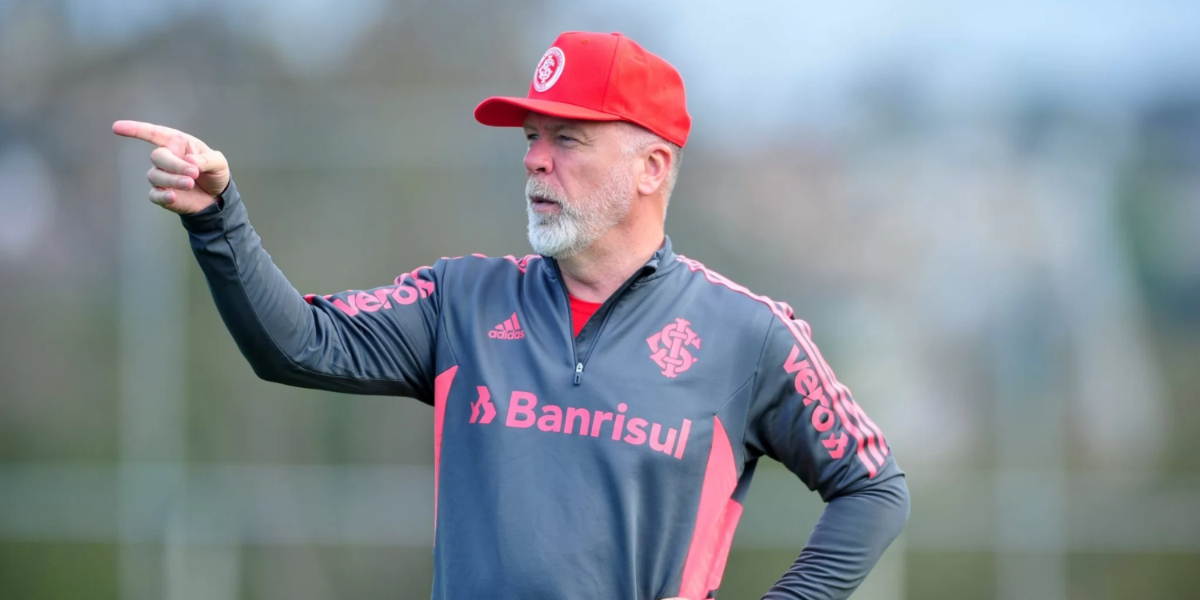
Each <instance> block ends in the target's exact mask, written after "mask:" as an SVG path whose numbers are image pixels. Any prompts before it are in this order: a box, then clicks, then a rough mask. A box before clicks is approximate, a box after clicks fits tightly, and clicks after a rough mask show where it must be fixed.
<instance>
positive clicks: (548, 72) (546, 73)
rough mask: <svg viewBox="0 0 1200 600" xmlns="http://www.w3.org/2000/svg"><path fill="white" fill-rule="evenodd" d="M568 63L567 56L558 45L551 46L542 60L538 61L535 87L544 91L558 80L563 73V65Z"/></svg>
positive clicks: (534, 75)
mask: <svg viewBox="0 0 1200 600" xmlns="http://www.w3.org/2000/svg"><path fill="white" fill-rule="evenodd" d="M566 64H567V57H566V55H564V54H563V51H562V50H560V49H559V48H558V47H557V46H551V47H550V49H549V50H547V51H546V53H545V54H543V55H542V60H540V61H538V66H537V70H535V71H534V72H533V89H535V90H537V91H539V92H544V91H546V90H548V89H550V88H551V86H553V85H554V82H556V81H558V77H559V75H562V72H563V67H564V66H566Z"/></svg>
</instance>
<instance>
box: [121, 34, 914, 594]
mask: <svg viewBox="0 0 1200 600" xmlns="http://www.w3.org/2000/svg"><path fill="white" fill-rule="evenodd" d="M475 118H476V119H477V120H478V121H479V122H481V123H483V124H485V125H493V126H519V127H523V128H524V130H525V136H526V138H527V140H528V150H527V152H526V154H525V171H526V175H527V180H526V189H525V196H526V209H527V212H528V216H529V241H530V243H531V244H532V246H533V248H534V250H535V251H537V252H538V253H539V254H538V255H534V256H526V257H524V258H520V259H517V258H513V257H505V258H498V259H496V258H486V257H479V256H464V257H461V258H450V259H442V260H439V261H437V262H436V263H435V264H434V265H433V266H432V267H420V268H418V269H416V270H414V271H412V272H409V273H404V274H402V275H400V276H399V277H397V278H396V279H395V281H394V282H393V283H392V284H391V285H387V286H384V287H380V288H376V289H373V290H366V291H348V292H342V293H340V294H334V295H330V296H301V295H300V294H299V293H298V292H296V290H295V289H293V288H292V286H291V285H290V284H289V283H288V281H287V279H285V278H284V276H283V274H282V273H280V271H279V270H278V269H277V268H276V267H275V265H274V264H273V263H272V262H271V259H270V257H269V256H268V255H267V253H266V252H265V251H264V250H263V248H262V246H261V245H260V242H259V238H258V236H257V235H256V234H255V233H254V230H253V229H252V228H251V227H250V223H249V221H248V219H247V213H246V208H245V207H244V205H243V204H242V201H241V197H240V196H239V194H238V192H237V188H236V187H235V186H234V185H233V183H232V181H231V179H230V172H229V167H228V164H227V163H226V161H225V158H224V156H222V155H221V153H220V152H217V151H214V150H212V149H210V148H209V147H208V146H206V145H205V144H204V143H203V142H201V141H200V140H198V139H196V138H194V137H192V136H189V135H186V134H183V133H180V132H177V131H175V130H172V129H168V128H165V127H160V126H156V125H150V124H146V123H136V122H130V121H119V122H117V123H115V124H114V125H113V131H114V132H116V133H118V134H121V135H125V136H129V137H134V138H138V139H142V140H145V141H148V142H150V143H153V144H156V145H158V146H159V148H157V149H156V150H154V151H153V152H152V153H151V155H150V158H151V162H152V163H153V164H154V167H153V168H152V169H151V170H150V172H149V174H148V179H149V181H150V183H151V185H152V186H154V187H153V189H151V191H150V200H151V201H152V202H154V203H156V204H159V205H161V206H163V207H165V208H167V209H168V210H171V211H173V212H176V213H178V214H180V215H181V217H182V220H183V225H184V227H185V228H186V229H187V231H188V233H189V236H190V238H191V244H192V248H193V250H194V253H195V255H196V258H197V260H198V261H199V262H200V266H201V268H202V269H203V270H204V273H205V276H206V277H207V278H208V283H209V287H210V289H211V290H212V295H213V298H214V299H215V301H216V303H217V307H218V308H219V310H220V313H221V317H222V318H223V319H224V320H225V323H226V325H227V326H228V328H229V331H230V333H232V334H233V337H234V339H235V340H236V342H237V344H238V347H239V348H240V349H241V351H242V353H243V354H244V355H245V356H246V358H247V360H248V361H249V362H250V364H251V366H252V367H253V368H254V371H255V372H256V373H257V374H258V375H259V376H260V377H262V378H264V379H267V380H270V381H276V382H280V383H286V384H289V385H297V386H304V387H312V388H321V389H327V390H334V391H339V392H352V393H359V394H390V395H398V396H410V397H414V398H417V399H419V400H421V401H423V402H425V403H427V404H430V405H432V406H433V437H434V498H435V501H434V505H435V508H434V527H435V532H436V533H435V540H434V582H433V597H434V598H435V599H453V600H457V599H467V598H483V597H487V598H501V599H509V598H511V599H525V600H528V599H535V598H547V599H549V598H554V599H559V598H597V599H599V598H603V599H606V600H610V599H618V598H619V599H645V600H656V599H661V598H666V597H679V598H687V599H689V600H698V599H701V598H711V597H715V594H716V590H717V588H718V587H719V586H720V582H721V575H722V572H723V571H724V567H725V559H726V556H727V554H728V552H729V546H730V543H731V541H732V538H733V532H734V529H735V527H736V525H737V521H738V517H739V516H740V514H741V511H742V500H743V498H744V497H745V494H746V491H747V489H748V488H749V484H750V480H751V478H752V476H753V474H754V469H755V465H756V464H757V462H758V459H759V457H762V456H768V457H771V458H774V459H776V460H779V461H781V462H783V463H784V464H785V465H787V467H788V468H790V469H791V470H792V471H793V472H794V473H795V474H796V475H797V476H799V477H800V478H801V479H802V480H803V481H804V483H806V484H807V485H808V486H809V487H810V488H812V489H815V490H817V491H819V492H820V494H821V496H822V498H824V499H825V500H826V501H827V502H828V505H827V507H826V509H825V512H824V514H823V515H822V517H821V519H820V521H819V522H818V524H817V526H816V528H815V529H814V530H813V533H812V535H811V537H810V538H809V541H808V545H807V546H805V548H804V550H803V552H802V553H801V554H800V556H799V558H798V559H797V560H796V562H795V564H794V565H793V567H792V568H791V569H790V570H789V571H788V572H787V573H785V574H784V575H783V578H782V579H780V580H779V582H778V583H777V584H776V585H775V586H774V587H772V588H771V590H770V591H768V592H767V595H766V597H767V598H771V599H784V598H845V597H847V596H849V595H850V593H851V592H853V591H854V589H855V588H856V587H857V586H858V584H859V583H860V582H861V581H862V580H863V578H864V577H865V576H866V575H867V573H868V571H869V570H870V569H871V567H872V566H873V565H874V564H875V562H876V561H877V560H878V559H879V556H880V554H882V552H883V551H884V549H885V548H886V547H887V545H888V544H889V543H891V541H892V540H893V539H894V538H895V536H896V535H897V534H898V533H899V532H900V529H901V528H902V527H903V525H904V522H905V520H906V518H907V515H908V492H907V488H906V487H905V483H904V477H903V473H902V472H901V471H900V470H899V468H898V467H897V466H896V463H895V461H894V460H893V459H892V456H891V452H890V450H889V448H888V446H887V443H886V442H885V441H884V438H883V434H882V432H881V431H880V430H879V428H878V427H877V426H876V425H875V423H873V422H872V421H871V420H870V419H869V418H868V417H867V415H866V414H865V413H864V412H863V411H862V409H861V408H860V407H859V406H858V404H856V403H855V401H854V400H853V399H852V398H851V396H850V393H849V390H848V389H846V387H845V386H843V385H842V384H840V383H839V382H838V381H837V379H836V378H835V377H834V375H833V371H832V370H830V368H829V366H828V365H827V364H826V363H825V361H824V360H823V359H822V358H821V354H820V352H819V351H818V350H817V347H816V346H815V345H814V344H813V342H812V340H811V339H810V331H809V328H808V325H807V324H806V323H804V322H803V321H799V320H795V319H794V318H793V315H792V310H791V308H790V307H788V306H787V305H786V304H783V303H779V302H774V301H772V300H770V299H768V298H765V297H763V296H758V295H755V294H753V293H751V292H750V291H748V290H747V289H746V288H744V287H742V286H739V285H737V284H735V283H733V282H732V281H730V280H728V279H726V278H725V277H722V276H721V275H718V274H716V273H714V272H712V271H711V270H709V269H707V268H706V267H704V265H702V264H700V263H699V262H697V261H695V260H692V259H689V258H685V257H683V256H680V255H677V254H675V253H674V252H673V251H672V248H671V243H670V240H668V239H667V238H666V237H665V235H664V233H663V231H664V230H663V222H664V219H665V218H666V209H667V200H668V198H669V197H670V195H671V189H672V187H673V186H674V183H675V177H676V173H677V171H678V167H679V160H680V152H681V149H682V148H683V146H684V144H685V143H686V142H687V136H688V131H689V128H690V124H691V119H690V117H689V116H688V113H687V109H686V105H685V101H684V92H683V82H682V79H681V78H680V76H679V74H678V73H677V72H676V71H675V69H674V68H673V67H672V66H671V65H669V64H668V63H667V62H666V61H664V60H663V59H661V58H659V57H658V56H655V55H654V54H651V53H649V52H647V51H645V50H644V49H642V48H641V47H640V46H638V45H637V44H636V43H634V42H633V41H631V40H630V39H628V38H626V37H624V36H622V35H620V34H611V35H606V34H595V33H579V32H570V33H564V34H562V35H561V36H559V38H558V39H557V40H556V41H555V42H554V45H553V46H552V47H551V48H550V49H549V50H548V51H547V52H546V53H545V55H544V56H543V57H542V59H541V61H539V63H538V65H537V68H536V69H535V71H534V79H533V82H532V84H531V85H530V89H529V93H528V95H527V97H525V98H489V99H487V100H485V101H484V102H483V103H481V104H480V105H479V106H478V107H477V108H476V110H475Z"/></svg>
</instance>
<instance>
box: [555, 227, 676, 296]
mask: <svg viewBox="0 0 1200 600" xmlns="http://www.w3.org/2000/svg"><path fill="white" fill-rule="evenodd" d="M542 258H543V259H545V260H547V261H549V262H550V263H551V264H553V265H554V268H553V269H551V270H550V271H549V272H550V275H551V276H553V277H555V278H558V277H559V272H560V271H559V266H558V261H557V260H556V259H554V258H551V257H549V256H543V257H542ZM677 258H678V257H677V256H676V254H675V252H674V251H673V250H672V249H671V238H670V236H667V235H664V236H663V243H662V245H661V246H659V247H658V250H657V251H655V253H654V256H651V257H650V260H648V261H646V264H644V265H642V268H640V269H638V271H637V273H634V274H633V277H632V278H631V279H632V280H633V283H634V284H635V285H636V284H639V283H641V282H642V281H643V280H646V279H651V278H655V277H657V276H659V275H663V274H665V273H666V272H667V271H669V270H671V268H672V267H674V266H675V265H677V264H679V261H678V260H677Z"/></svg>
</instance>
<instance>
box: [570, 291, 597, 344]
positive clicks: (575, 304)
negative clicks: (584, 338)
mask: <svg viewBox="0 0 1200 600" xmlns="http://www.w3.org/2000/svg"><path fill="white" fill-rule="evenodd" d="M570 298H571V324H572V325H574V326H575V337H579V332H580V331H583V326H584V325H587V322H588V319H590V318H592V315H594V314H596V311H598V310H600V305H601V304H604V303H603V302H588V301H586V300H580V299H579V298H576V297H575V296H570Z"/></svg>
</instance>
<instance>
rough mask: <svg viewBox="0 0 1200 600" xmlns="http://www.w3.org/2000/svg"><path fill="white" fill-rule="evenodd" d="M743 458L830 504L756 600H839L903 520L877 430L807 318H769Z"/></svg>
mask: <svg viewBox="0 0 1200 600" xmlns="http://www.w3.org/2000/svg"><path fill="white" fill-rule="evenodd" d="M746 446H747V447H746V452H747V459H755V458H757V457H758V456H761V455H766V456H769V457H771V458H774V459H776V460H778V461H779V462H781V463H783V464H784V465H785V466H787V468H788V469H789V470H791V471H792V472H793V473H795V474H796V475H797V476H798V477H799V478H800V479H801V480H802V481H803V482H804V483H805V485H807V486H808V487H809V489H812V490H816V491H817V492H818V493H820V494H821V498H822V499H824V500H825V501H826V502H827V503H828V504H827V505H826V507H825V511H824V513H823V514H822V515H821V518H820V520H819V521H818V522H817V525H816V527H815V528H814V529H813V532H812V535H811V536H810V537H809V539H808V544H807V545H806V546H805V547H804V550H803V552H801V554H800V556H799V558H797V559H796V562H795V563H794V564H793V565H792V567H791V568H790V569H789V570H788V571H787V573H785V574H784V576H783V578H781V579H780V580H779V582H778V583H776V584H775V585H774V586H773V587H772V588H771V589H770V591H769V592H767V594H766V596H764V598H766V599H768V600H785V599H800V598H804V599H805V600H816V599H821V600H826V599H829V600H833V599H841V598H847V597H849V596H850V594H851V593H852V592H854V590H855V589H856V588H857V587H858V585H859V584H860V583H862V581H863V579H865V578H866V576H867V573H869V572H870V570H871V568H872V567H874V566H875V563H876V562H877V561H878V560H879V557H880V556H881V555H882V554H883V551H884V550H885V549H886V548H887V547H888V545H889V544H891V543H892V540H894V539H895V538H896V536H897V535H899V534H900V530H901V529H902V528H903V527H904V524H905V522H906V521H907V519H908V508H909V500H908V487H907V486H906V485H905V481H904V473H903V472H902V471H900V469H899V467H897V465H896V461H895V460H894V458H893V457H892V453H891V450H890V449H889V448H888V445H887V442H886V441H885V440H884V437H883V432H882V431H881V430H880V429H879V427H878V426H877V425H875V423H874V422H872V421H871V419H870V418H869V417H867V414H866V413H865V412H864V411H863V410H862V408H861V407H859V405H858V404H857V403H856V402H855V401H854V399H853V398H852V397H851V396H850V390H848V389H847V388H846V387H845V386H843V385H842V384H841V383H839V382H838V381H837V378H836V377H835V376H834V374H833V371H832V369H830V368H829V365H828V364H826V363H825V360H824V359H823V358H822V357H821V352H820V350H819V349H817V347H816V345H815V344H813V342H812V338H811V331H810V330H809V327H808V324H807V323H805V322H803V321H799V320H790V319H789V320H787V321H784V320H781V319H775V320H773V323H772V325H771V326H770V329H769V331H768V333H767V341H766V344H765V346H764V349H763V353H762V358H761V359H760V363H759V366H758V377H757V378H756V381H755V388H754V393H753V396H752V399H751V406H750V414H749V415H748V420H747V425H746Z"/></svg>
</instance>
